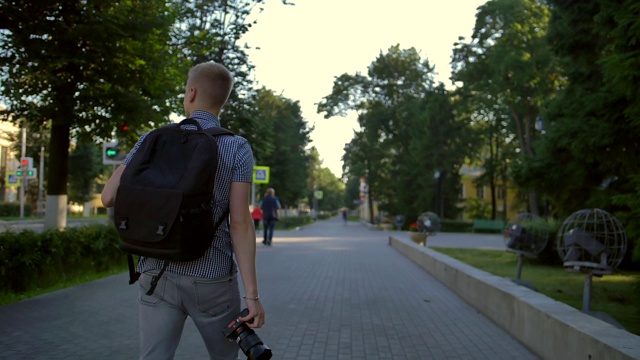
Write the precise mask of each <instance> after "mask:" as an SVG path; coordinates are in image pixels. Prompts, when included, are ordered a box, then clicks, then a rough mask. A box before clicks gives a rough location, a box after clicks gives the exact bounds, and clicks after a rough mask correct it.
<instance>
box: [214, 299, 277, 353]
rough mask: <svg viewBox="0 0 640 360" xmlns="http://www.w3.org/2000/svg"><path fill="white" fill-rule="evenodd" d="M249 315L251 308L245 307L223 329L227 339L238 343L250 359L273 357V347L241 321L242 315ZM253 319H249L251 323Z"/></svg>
mask: <svg viewBox="0 0 640 360" xmlns="http://www.w3.org/2000/svg"><path fill="white" fill-rule="evenodd" d="M247 315H249V309H244V310H242V311H241V312H240V314H239V315H238V317H237V318H236V319H235V320H233V321H232V322H230V323H229V325H227V327H225V328H224V330H222V333H223V334H224V336H225V337H226V338H227V339H230V340H233V341H235V342H237V343H238V345H239V346H240V349H241V350H242V352H243V353H244V354H245V355H246V356H247V359H248V360H268V359H271V349H269V347H268V346H266V345H265V344H264V343H263V342H262V340H260V338H259V337H258V335H256V333H255V331H253V329H251V328H250V327H248V326H247V324H245V323H244V322H242V321H240V318H241V317H245V316H247ZM252 321H253V319H252V320H249V323H251V322H252Z"/></svg>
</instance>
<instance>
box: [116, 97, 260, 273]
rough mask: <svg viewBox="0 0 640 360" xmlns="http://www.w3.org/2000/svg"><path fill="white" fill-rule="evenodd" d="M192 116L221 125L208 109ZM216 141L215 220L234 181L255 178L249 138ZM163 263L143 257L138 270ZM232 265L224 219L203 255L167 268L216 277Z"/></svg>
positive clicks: (206, 124) (224, 207)
mask: <svg viewBox="0 0 640 360" xmlns="http://www.w3.org/2000/svg"><path fill="white" fill-rule="evenodd" d="M191 118H192V119H195V120H196V121H197V122H198V123H199V124H200V126H201V127H202V128H203V129H208V128H211V127H216V126H220V120H218V117H217V116H215V115H213V114H211V113H208V112H205V111H201V110H197V111H194V112H193V113H192V114H191ZM187 126H188V125H187ZM146 135H147V133H145V134H143V135H142V136H141V137H140V139H139V140H138V142H137V143H136V145H135V146H134V147H133V149H132V150H131V152H130V153H129V154H128V155H127V157H126V158H125V159H124V161H123V162H122V163H123V164H125V165H126V164H128V163H129V162H130V161H131V158H132V157H133V154H135V152H136V151H137V150H138V149H139V148H140V144H141V143H142V142H143V141H144V139H145V137H146ZM216 141H217V143H218V170H217V173H216V182H215V189H214V194H213V195H214V201H215V203H214V207H213V218H214V221H215V220H217V219H220V217H221V216H223V215H224V213H225V212H226V210H227V208H228V206H229V201H230V192H231V183H232V182H246V183H251V181H252V179H253V152H252V151H251V146H250V145H249V142H248V141H247V140H246V139H245V138H243V137H241V136H238V135H235V136H217V137H216ZM212 236H213V234H212ZM163 263H164V260H158V259H153V258H147V257H142V258H141V259H140V262H139V263H138V268H137V270H138V271H139V272H141V273H143V272H145V271H150V270H156V269H161V268H162V265H163ZM233 265H234V260H233V250H232V247H231V233H230V231H229V224H228V223H227V222H226V221H223V222H222V224H221V225H220V228H219V229H218V231H217V232H216V234H215V237H214V239H213V243H212V244H211V246H210V247H209V249H208V250H207V252H206V253H205V254H204V255H203V256H202V257H201V258H199V259H197V260H193V261H183V262H177V261H173V262H170V263H169V267H167V271H169V272H172V273H176V274H181V275H188V276H195V277H201V278H209V279H214V278H218V277H221V276H227V275H229V274H230V271H231V269H232V266H233Z"/></svg>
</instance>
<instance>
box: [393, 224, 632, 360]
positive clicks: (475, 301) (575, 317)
mask: <svg viewBox="0 0 640 360" xmlns="http://www.w3.org/2000/svg"><path fill="white" fill-rule="evenodd" d="M389 245H391V246H392V247H394V248H395V249H397V250H398V251H399V252H400V253H401V254H403V255H405V256H406V257H408V258H409V259H410V260H411V261H413V262H414V263H416V264H417V265H419V266H420V267H422V268H423V269H424V270H426V271H427V272H428V273H429V274H431V275H432V276H433V277H435V278H436V279H437V280H438V281H440V282H441V283H443V284H444V285H446V286H447V287H448V288H450V289H451V290H453V291H454V292H455V293H456V294H457V295H458V296H460V298H462V299H463V300H464V301H466V302H467V303H469V304H470V305H471V306H473V307H475V308H476V309H477V310H478V311H480V312H481V313H482V314H484V315H485V316H486V317H488V318H489V319H491V320H492V321H493V322H495V323H496V324H498V326H500V327H502V328H503V329H504V330H505V331H507V332H509V333H510V334H511V335H512V336H514V337H515V338H516V339H518V341H520V342H521V343H522V344H524V345H525V346H527V347H528V348H530V349H531V350H532V351H533V352H535V353H536V354H537V355H539V356H540V357H542V358H544V359H640V336H636V335H634V334H631V333H630V332H628V331H625V330H623V329H619V328H616V327H615V326H613V325H611V324H609V323H607V322H604V321H602V320H600V319H597V318H595V317H593V316H590V315H588V314H585V313H583V312H581V311H579V310H577V309H574V308H572V307H570V306H568V305H566V304H563V303H561V302H558V301H555V300H553V299H550V298H548V297H546V296H544V295H542V294H540V293H537V292H535V291H533V290H531V289H529V288H526V287H524V286H519V285H517V284H515V283H514V282H513V281H511V280H509V279H506V278H501V277H498V276H495V275H492V274H489V273H487V272H485V271H482V270H478V269H476V268H474V267H471V266H469V265H467V264H465V263H462V262H460V261H458V260H455V259H453V258H450V257H448V256H446V255H443V254H441V253H438V252H436V251H433V250H431V249H429V248H427V247H423V246H419V245H417V244H415V243H413V242H412V241H411V240H409V239H403V238H399V237H396V236H389Z"/></svg>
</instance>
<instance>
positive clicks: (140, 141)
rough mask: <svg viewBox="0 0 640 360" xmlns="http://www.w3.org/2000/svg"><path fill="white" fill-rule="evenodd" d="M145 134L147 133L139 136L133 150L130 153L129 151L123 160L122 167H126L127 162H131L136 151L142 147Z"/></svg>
mask: <svg viewBox="0 0 640 360" xmlns="http://www.w3.org/2000/svg"><path fill="white" fill-rule="evenodd" d="M147 134H149V133H148V132H146V133H144V134H142V136H140V139H138V142H137V143H136V144H135V145H134V146H133V149H131V151H129V153H128V154H127V156H126V157H125V158H124V160H122V165H127V164H128V163H129V162H131V158H133V155H134V154H135V153H136V151H138V149H139V148H140V145H142V142H143V141H144V139H145V138H146V137H147Z"/></svg>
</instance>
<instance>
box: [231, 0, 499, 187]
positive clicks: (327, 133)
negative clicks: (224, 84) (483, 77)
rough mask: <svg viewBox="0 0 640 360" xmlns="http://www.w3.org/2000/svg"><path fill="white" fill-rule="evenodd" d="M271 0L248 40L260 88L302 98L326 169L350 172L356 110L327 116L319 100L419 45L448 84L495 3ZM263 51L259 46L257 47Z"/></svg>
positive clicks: (482, 0) (466, 0)
mask: <svg viewBox="0 0 640 360" xmlns="http://www.w3.org/2000/svg"><path fill="white" fill-rule="evenodd" d="M292 1H293V2H295V4H296V5H294V6H285V5H283V4H282V2H281V1H280V0H267V4H266V5H265V6H264V11H263V12H262V13H259V14H253V15H252V18H254V19H257V20H258V23H257V24H256V25H254V26H253V27H252V28H251V29H250V31H249V32H248V33H247V34H246V35H245V36H244V37H243V38H242V43H244V42H247V43H248V44H249V45H250V46H251V47H253V48H254V49H251V50H249V51H248V54H249V59H250V61H251V62H252V63H253V64H254V65H255V67H256V68H255V73H254V74H255V78H256V81H257V82H258V86H265V87H266V88H268V89H270V90H273V91H275V92H276V93H278V94H282V95H283V96H284V97H286V98H288V99H292V100H297V101H299V102H300V107H301V109H302V116H303V117H304V119H305V120H306V121H307V122H308V123H309V125H310V126H315V130H314V131H313V132H312V133H311V139H312V142H311V144H310V146H315V147H316V148H317V149H318V152H319V153H320V158H321V160H322V161H323V166H324V167H328V168H329V169H330V170H331V171H332V172H333V173H334V174H335V175H337V176H340V175H342V160H341V158H342V155H343V153H344V145H345V144H346V143H348V142H349V141H351V139H352V138H353V131H354V129H358V128H359V127H358V124H357V121H356V116H355V114H352V115H350V116H348V117H344V118H343V117H334V118H331V119H324V117H323V116H322V115H320V114H317V113H316V108H317V105H316V104H317V103H318V102H319V101H320V100H321V99H322V98H323V97H325V96H327V95H329V94H330V93H331V89H332V87H333V81H334V78H335V77H337V76H340V75H342V74H344V73H348V74H355V73H356V72H358V71H359V72H361V73H363V74H365V75H366V71H367V67H368V66H369V65H370V64H371V63H372V62H373V61H374V60H375V59H376V57H378V55H380V53H381V52H382V53H383V54H386V53H387V50H388V49H389V47H391V46H394V45H396V44H400V47H401V48H402V49H408V48H411V47H414V48H416V49H418V50H419V51H420V53H421V55H422V57H423V59H425V58H428V59H429V62H430V63H431V64H432V65H435V67H436V69H435V70H436V72H437V73H438V74H439V75H438V76H437V77H436V79H437V80H438V81H442V82H443V83H445V84H446V85H447V86H448V85H449V81H448V80H447V79H448V77H449V73H450V66H449V62H450V60H451V53H452V50H453V43H454V42H456V41H458V37H459V36H464V37H465V38H467V40H468V39H469V38H470V36H471V32H472V30H473V26H474V24H475V14H476V9H477V8H478V6H481V5H483V4H484V3H486V1H487V0H446V1H436V0H395V1H381V0H292ZM256 48H259V49H256Z"/></svg>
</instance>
